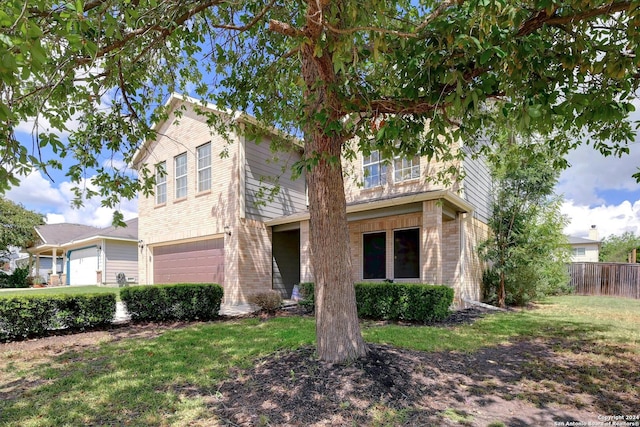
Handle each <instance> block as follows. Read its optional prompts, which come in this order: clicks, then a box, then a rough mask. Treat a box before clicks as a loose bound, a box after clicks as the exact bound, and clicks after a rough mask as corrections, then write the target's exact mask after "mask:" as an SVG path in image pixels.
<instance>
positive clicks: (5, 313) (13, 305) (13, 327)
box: [0, 294, 116, 341]
mask: <svg viewBox="0 0 640 427" xmlns="http://www.w3.org/2000/svg"><path fill="white" fill-rule="evenodd" d="M115 314H116V296H115V295H114V294H86V295H46V296H45V295H34V296H20V297H12V298H0V340H2V341H8V340H14V339H19V338H27V337H38V336H43V335H45V334H46V333H47V332H49V331H52V330H58V329H74V330H83V329H86V328H92V327H96V326H103V325H108V324H110V323H111V322H112V321H113V317H114V316H115Z"/></svg>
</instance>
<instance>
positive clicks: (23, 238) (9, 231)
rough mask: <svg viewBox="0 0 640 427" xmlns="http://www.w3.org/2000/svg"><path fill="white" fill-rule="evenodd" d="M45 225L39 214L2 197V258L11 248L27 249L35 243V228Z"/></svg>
mask: <svg viewBox="0 0 640 427" xmlns="http://www.w3.org/2000/svg"><path fill="white" fill-rule="evenodd" d="M42 224H44V219H43V217H42V215H40V214H39V213H36V212H33V211H30V210H28V209H25V208H24V207H23V206H21V205H19V204H16V203H13V202H12V201H10V200H7V199H5V198H4V197H0V256H3V255H6V254H7V253H9V252H10V247H11V246H14V247H19V248H26V247H28V246H30V245H31V244H32V243H33V239H34V236H35V229H34V228H35V227H36V226H38V225H42Z"/></svg>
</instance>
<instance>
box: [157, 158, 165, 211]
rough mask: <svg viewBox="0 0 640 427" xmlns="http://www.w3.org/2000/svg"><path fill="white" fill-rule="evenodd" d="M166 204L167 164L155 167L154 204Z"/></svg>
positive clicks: (159, 164)
mask: <svg viewBox="0 0 640 427" xmlns="http://www.w3.org/2000/svg"><path fill="white" fill-rule="evenodd" d="M163 203H167V162H162V163H158V164H157V165H156V204H158V205H161V204H163Z"/></svg>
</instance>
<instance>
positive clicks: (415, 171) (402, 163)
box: [393, 156, 420, 182]
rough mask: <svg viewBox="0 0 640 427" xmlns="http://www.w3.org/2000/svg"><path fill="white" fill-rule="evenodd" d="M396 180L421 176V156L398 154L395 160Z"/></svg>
mask: <svg viewBox="0 0 640 427" xmlns="http://www.w3.org/2000/svg"><path fill="white" fill-rule="evenodd" d="M393 169H394V175H393V180H394V182H402V181H408V180H410V179H415V178H420V157H418V156H415V157H413V158H408V157H401V156H397V157H395V158H394V160H393Z"/></svg>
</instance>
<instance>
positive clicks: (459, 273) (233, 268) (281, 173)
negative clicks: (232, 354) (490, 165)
mask: <svg viewBox="0 0 640 427" xmlns="http://www.w3.org/2000/svg"><path fill="white" fill-rule="evenodd" d="M194 104H197V105H198V108H205V109H209V110H210V111H211V112H214V113H215V112H216V110H215V108H214V107H213V106H211V105H207V106H203V105H202V104H201V103H200V102H199V101H196V100H192V99H189V98H186V97H183V96H180V95H175V94H174V95H172V97H171V98H170V99H169V100H168V102H167V107H168V109H169V114H168V118H167V119H166V120H165V121H164V122H162V123H159V124H158V125H157V126H156V131H157V135H158V137H157V139H156V140H154V141H147V142H146V143H145V144H144V145H143V146H142V147H141V149H140V150H139V151H138V153H136V156H135V158H134V164H135V165H136V167H138V168H142V167H145V166H146V167H148V168H150V169H151V171H152V173H156V185H155V196H152V197H145V196H144V195H143V194H140V198H139V204H138V206H139V238H140V244H141V247H142V249H141V252H140V260H141V262H140V263H139V269H140V270H139V279H140V283H144V284H161V283H176V282H216V283H220V284H222V285H223V287H224V290H225V302H229V303H235V302H240V301H246V300H247V298H248V297H249V296H250V295H251V294H253V293H256V292H261V291H265V290H269V289H276V290H278V291H280V292H281V293H282V295H283V296H284V297H286V298H288V297H290V296H291V292H292V290H293V286H294V285H295V284H297V283H300V282H304V281H312V280H313V276H312V272H311V262H310V257H311V255H310V251H309V212H308V210H307V197H306V186H305V180H304V176H302V177H300V178H298V179H297V180H292V179H291V176H290V175H291V172H290V168H291V166H292V165H293V163H295V162H296V161H298V160H300V159H301V157H302V149H301V148H300V147H298V146H295V145H294V146H291V147H289V148H288V149H283V151H281V152H273V151H272V150H271V149H270V144H269V142H270V141H269V138H268V137H267V138H264V139H263V140H261V141H259V142H260V143H259V144H256V142H255V141H252V140H249V139H247V138H246V137H244V136H240V135H231V136H230V139H231V141H227V140H225V139H223V138H222V137H220V136H219V135H217V134H216V133H215V132H213V131H212V129H211V128H210V127H209V126H208V125H207V124H206V121H205V120H204V119H203V118H202V117H200V116H198V114H196V112H195V111H194ZM177 108H180V114H179V115H178V116H176V115H175V114H174V111H175V109H177ZM218 114H222V113H218ZM229 119H230V120H236V123H237V124H239V125H242V124H243V123H247V122H250V121H251V118H249V117H247V116H244V115H235V116H233V117H231V118H229ZM229 142H231V143H229ZM221 152H225V153H226V155H225V156H220V155H219V154H220V153H221ZM376 155H377V153H371V155H370V156H367V157H362V156H360V157H358V158H357V159H355V160H354V162H352V163H350V164H346V166H348V167H349V168H350V170H351V174H350V176H349V177H347V178H345V181H346V182H345V185H346V198H347V202H348V205H347V213H348V221H349V230H350V241H351V251H352V258H353V260H354V262H353V279H354V281H365V280H378V281H379V280H383V279H392V280H396V281H403V282H404V281H415V282H425V283H442V284H447V285H450V286H452V287H454V288H455V290H456V301H457V302H458V303H460V302H461V301H462V299H474V300H477V299H479V297H480V287H479V284H480V281H481V277H482V268H481V263H480V261H479V259H478V256H477V253H476V250H475V247H476V244H477V243H478V242H479V241H480V240H481V239H484V238H486V236H487V235H488V227H487V225H486V223H487V215H488V209H489V192H490V177H489V174H488V172H487V169H486V167H485V166H484V163H482V162H480V161H476V160H470V161H465V162H464V163H463V164H461V165H459V166H461V167H462V168H463V169H464V170H465V172H466V178H465V179H464V180H463V181H462V182H459V183H458V184H457V185H456V186H455V188H451V189H449V188H444V187H443V186H441V185H436V184H433V183H428V182H427V180H426V179H425V177H426V176H427V175H429V174H431V173H433V170H434V168H437V167H442V166H443V165H438V164H434V163H429V162H428V161H427V159H426V158H414V159H403V158H398V159H393V160H392V161H391V162H390V163H389V164H388V165H385V164H384V162H382V161H381V160H380V159H379V158H377V157H376ZM154 171H155V172H154ZM273 177H277V178H278V180H277V184H274V183H273ZM276 185H277V186H278V188H279V189H280V191H279V192H278V193H277V194H275V195H271V196H272V197H269V196H268V195H270V194H271V192H270V190H271V189H273V188H274V186H276ZM265 194H266V196H265Z"/></svg>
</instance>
